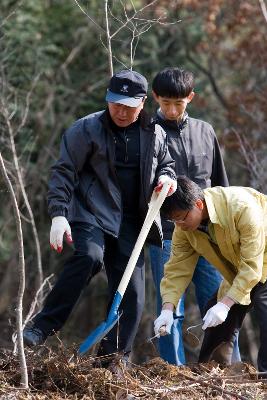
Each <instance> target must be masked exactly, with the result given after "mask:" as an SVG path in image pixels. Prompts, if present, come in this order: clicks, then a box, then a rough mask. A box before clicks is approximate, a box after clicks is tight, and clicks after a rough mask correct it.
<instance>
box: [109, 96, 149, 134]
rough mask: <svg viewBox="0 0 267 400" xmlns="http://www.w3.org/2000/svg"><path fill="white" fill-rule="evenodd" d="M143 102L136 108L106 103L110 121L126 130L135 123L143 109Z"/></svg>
mask: <svg viewBox="0 0 267 400" xmlns="http://www.w3.org/2000/svg"><path fill="white" fill-rule="evenodd" d="M144 102H145V101H144V100H143V101H142V103H141V104H140V105H139V106H138V107H128V106H125V105H123V104H119V103H108V109H109V114H110V116H111V119H112V121H113V122H114V123H115V124H116V125H117V126H120V127H121V128H126V127H127V126H128V125H131V124H132V123H133V122H135V121H136V120H137V118H138V116H139V114H140V111H141V110H142V109H143V107H144Z"/></svg>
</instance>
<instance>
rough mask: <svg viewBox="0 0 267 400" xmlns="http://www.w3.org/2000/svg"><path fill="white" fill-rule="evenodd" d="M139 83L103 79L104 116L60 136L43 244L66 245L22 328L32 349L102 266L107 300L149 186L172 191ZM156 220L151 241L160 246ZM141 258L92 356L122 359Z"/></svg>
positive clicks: (140, 281)
mask: <svg viewBox="0 0 267 400" xmlns="http://www.w3.org/2000/svg"><path fill="white" fill-rule="evenodd" d="M146 94H147V81H146V79H145V78H144V77H143V76H142V75H140V74H139V73H137V72H135V71H130V70H123V71H120V72H118V73H116V74H115V75H114V76H113V77H112V78H111V80H110V85H109V89H108V91H107V95H106V101H107V102H108V107H107V109H106V110H105V111H100V112H97V113H94V114H90V115H88V116H86V117H84V118H82V119H80V120H78V121H76V122H75V123H74V124H73V125H72V126H71V127H70V129H68V130H67V131H66V133H65V134H64V135H63V138H62V142H61V151H60V157H59V159H58V161H57V162H56V164H55V165H54V166H53V168H52V174H51V179H50V181H49V192H48V211H49V214H50V216H51V218H52V226H51V232H50V244H51V247H52V248H53V249H55V250H56V251H58V252H61V251H62V247H63V236H64V235H66V238H67V240H68V241H69V242H72V241H73V244H74V254H73V256H72V257H71V258H70V259H69V260H68V261H67V262H66V264H65V267H64V270H63V272H62V273H61V275H60V276H59V278H58V280H57V282H56V284H55V286H54V287H53V289H52V291H51V292H50V294H49V295H48V297H47V299H46V302H45V305H44V308H43V310H42V311H41V312H40V313H39V314H38V315H37V316H36V317H35V318H34V320H33V324H31V325H29V326H27V327H26V328H25V330H24V341H25V343H26V344H27V345H29V346H35V345H38V344H41V343H43V342H44V341H45V339H46V338H47V336H49V335H52V334H53V333H54V332H56V331H58V330H60V329H61V327H62V326H63V324H64V323H65V321H66V320H67V318H68V316H69V314H70V312H71V310H72V308H73V306H74V305H75V303H76V301H77V300H78V298H79V296H80V293H81V291H82V289H83V288H84V286H85V284H86V283H88V282H89V281H90V280H91V278H92V277H93V276H94V275H95V274H96V273H97V272H98V271H100V269H101V268H102V265H103V264H104V266H105V270H106V273H107V277H108V289H109V298H110V302H111V301H112V299H113V296H114V294H115V291H116V290H117V288H118V285H119V282H120V280H121V277H122V275H123V272H124V269H125V267H126V265H127V262H128V259H129V257H130V255H131V252H132V250H133V247H134V244H135V242H136V239H137V237H138V234H139V231H140V228H141V226H142V223H143V220H144V217H145V214H146V212H147V205H148V202H149V200H150V197H151V194H152V191H153V189H154V188H155V186H156V185H157V186H158V189H160V187H161V185H162V183H163V182H165V181H166V180H168V181H170V182H171V184H172V186H171V188H170V192H169V194H171V193H172V192H173V191H174V190H175V188H176V179H175V178H176V175H175V172H174V162H173V160H172V159H171V157H170V155H169V152H168V149H167V141H166V135H165V133H164V131H163V129H162V128H160V127H159V126H157V125H155V124H154V123H152V122H151V120H150V119H148V117H147V116H146V114H145V113H144V111H143V106H144V102H145V98H146ZM160 230H161V226H160V218H159V219H158V221H156V223H154V226H153V227H152V228H151V231H150V238H149V239H150V240H151V241H152V242H154V243H155V244H158V245H161V232H160ZM144 283H145V282H144V257H143V254H141V255H140V257H139V260H138V262H137V266H136V268H135V270H134V272H133V275H132V278H131V280H130V282H129V285H128V287H127V290H126V293H125V295H124V298H123V300H122V303H121V307H120V311H121V312H122V316H121V318H120V326H119V328H120V330H119V337H118V345H117V326H115V327H114V328H113V329H112V330H111V331H110V332H109V333H108V335H107V338H106V340H104V341H103V342H102V345H101V347H100V350H99V355H106V354H110V353H114V352H116V351H121V352H124V353H125V354H128V353H129V352H130V350H131V346H132V343H133V340H134V337H135V335H136V332H137V328H138V325H139V322H140V318H141V314H142V310H143V306H144V292H145V286H144Z"/></svg>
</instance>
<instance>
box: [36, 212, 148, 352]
mask: <svg viewBox="0 0 267 400" xmlns="http://www.w3.org/2000/svg"><path fill="white" fill-rule="evenodd" d="M71 228H72V237H73V242H74V248H75V251H74V254H73V256H72V257H71V258H70V259H69V260H68V261H67V262H66V264H65V266H64V269H63V271H62V273H61V274H60V276H59V277H58V279H57V282H56V284H55V286H54V287H53V289H52V291H51V292H50V293H49V295H48V296H47V298H46V301H45V305H44V307H43V309H42V311H41V312H40V313H39V314H37V315H36V317H35V318H34V323H35V325H36V326H37V327H38V328H40V329H41V330H42V331H43V332H44V333H45V334H46V335H51V334H53V333H54V332H56V331H58V330H60V329H61V327H62V326H63V324H64V323H65V322H66V320H67V318H68V316H69V314H70V313H71V310H72V309H73V307H74V305H75V303H76V301H77V300H78V298H79V296H80V294H81V291H82V289H83V288H84V287H85V285H86V284H87V283H89V282H90V280H91V278H92V277H93V276H94V275H95V274H96V273H97V272H99V271H100V269H101V267H102V265H103V263H104V266H105V270H106V273H107V278H108V290H109V301H110V302H109V306H110V305H111V303H112V300H113V297H114V294H115V292H116V290H117V288H118V286H119V283H120V280H121V277H122V275H123V272H124V270H125V268H126V265H127V263H128V260H129V257H130V255H131V253H132V250H133V247H134V245H135V242H136V239H137V237H138V234H139V231H140V224H138V223H137V221H136V218H135V219H133V218H125V219H124V220H123V222H122V225H121V230H120V235H119V238H118V239H116V238H113V237H112V236H110V235H107V234H105V233H104V232H103V231H102V230H101V229H100V228H97V227H94V226H92V225H90V224H88V223H73V224H72V226H71ZM144 273H145V271H144V254H143V251H142V253H141V255H140V257H139V259H138V262H137V265H136V267H135V269H134V272H133V275H132V277H131V280H130V282H129V284H128V287H127V289H126V292H125V294H124V297H123V300H122V302H121V305H120V311H121V312H122V316H121V318H120V322H119V334H118V327H117V326H116V325H115V326H114V328H113V329H112V330H111V331H110V332H109V333H108V335H107V337H106V338H105V340H103V341H102V343H101V346H100V350H99V354H101V355H105V354H110V353H113V352H116V351H123V352H125V353H127V352H130V351H131V347H132V343H133V340H134V338H135V335H136V333H137V329H138V325H139V322H140V319H141V316H142V312H143V307H144V301H145V276H144ZM108 309H109V307H108ZM117 336H118V341H117Z"/></svg>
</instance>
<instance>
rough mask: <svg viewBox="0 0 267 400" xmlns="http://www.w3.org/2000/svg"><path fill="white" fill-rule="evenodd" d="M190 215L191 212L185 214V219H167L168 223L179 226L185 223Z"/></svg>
mask: <svg viewBox="0 0 267 400" xmlns="http://www.w3.org/2000/svg"><path fill="white" fill-rule="evenodd" d="M189 213H190V210H188V211H187V213H186V214H185V216H184V218H180V219H176V218H175V219H167V221H168V222H172V223H174V224H179V223H180V222H184V221H185V220H186V218H187V216H188V214H189Z"/></svg>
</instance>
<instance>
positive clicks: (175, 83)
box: [152, 67, 194, 98]
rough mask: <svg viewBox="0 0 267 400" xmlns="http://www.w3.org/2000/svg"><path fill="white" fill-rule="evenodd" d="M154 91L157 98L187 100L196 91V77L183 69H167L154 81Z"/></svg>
mask: <svg viewBox="0 0 267 400" xmlns="http://www.w3.org/2000/svg"><path fill="white" fill-rule="evenodd" d="M152 89H153V91H154V93H155V94H156V95H157V96H161V97H170V98H185V97H187V96H189V94H190V93H191V92H192V90H193V89H194V75H193V73H192V72H190V71H185V70H183V69H181V68H175V67H172V68H165V69H163V70H162V71H160V72H159V73H158V74H157V75H156V76H155V78H154V79H153V82H152Z"/></svg>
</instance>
